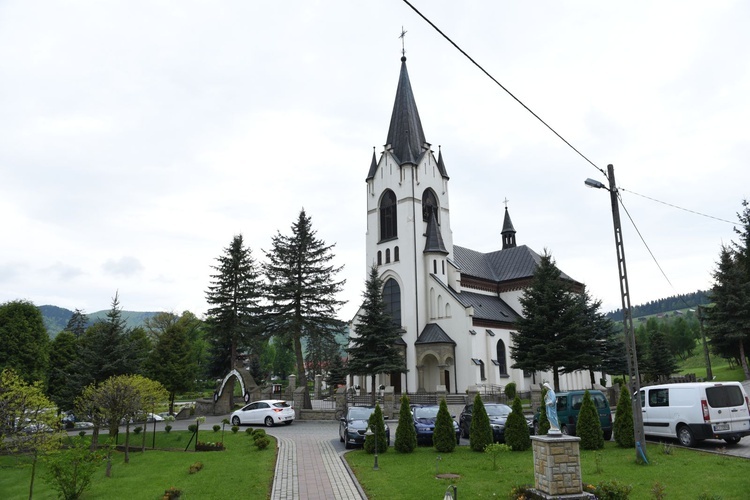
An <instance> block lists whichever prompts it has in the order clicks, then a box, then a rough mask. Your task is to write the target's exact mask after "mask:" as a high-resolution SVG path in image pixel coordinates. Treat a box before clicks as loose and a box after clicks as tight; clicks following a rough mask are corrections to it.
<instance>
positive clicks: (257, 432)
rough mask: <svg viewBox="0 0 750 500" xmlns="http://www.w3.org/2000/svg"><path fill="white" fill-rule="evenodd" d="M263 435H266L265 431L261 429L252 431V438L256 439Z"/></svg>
mask: <svg viewBox="0 0 750 500" xmlns="http://www.w3.org/2000/svg"><path fill="white" fill-rule="evenodd" d="M265 436H266V431H265V430H263V429H255V430H254V431H253V439H257V438H259V437H265Z"/></svg>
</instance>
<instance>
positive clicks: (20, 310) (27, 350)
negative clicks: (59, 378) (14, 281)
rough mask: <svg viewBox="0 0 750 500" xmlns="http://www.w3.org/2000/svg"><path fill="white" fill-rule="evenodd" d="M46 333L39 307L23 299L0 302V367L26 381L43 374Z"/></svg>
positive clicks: (46, 364)
mask: <svg viewBox="0 0 750 500" xmlns="http://www.w3.org/2000/svg"><path fill="white" fill-rule="evenodd" d="M49 343H50V342H49V335H47V328H46V327H45V326H44V320H43V318H42V313H41V311H39V308H38V307H36V306H35V305H34V304H32V303H31V302H28V301H26V300H14V301H11V302H6V303H4V304H0V370H2V369H4V368H12V369H13V370H15V373H17V374H18V376H19V377H21V378H22V379H23V380H25V381H26V382H28V383H33V382H35V381H44V380H45V379H46V378H47V366H48V362H49Z"/></svg>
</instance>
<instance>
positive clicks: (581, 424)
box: [576, 391, 604, 450]
mask: <svg viewBox="0 0 750 500" xmlns="http://www.w3.org/2000/svg"><path fill="white" fill-rule="evenodd" d="M576 436H578V437H579V438H581V448H583V449H584V450H599V449H601V448H604V433H603V432H602V424H601V422H600V421H599V412H598V411H597V410H596V406H595V405H594V400H593V399H591V394H589V391H586V392H584V393H583V402H582V403H581V410H580V411H579V412H578V422H577V423H576Z"/></svg>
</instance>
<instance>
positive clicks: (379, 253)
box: [378, 250, 383, 265]
mask: <svg viewBox="0 0 750 500" xmlns="http://www.w3.org/2000/svg"><path fill="white" fill-rule="evenodd" d="M381 264H383V252H381V251H380V250H378V265H381Z"/></svg>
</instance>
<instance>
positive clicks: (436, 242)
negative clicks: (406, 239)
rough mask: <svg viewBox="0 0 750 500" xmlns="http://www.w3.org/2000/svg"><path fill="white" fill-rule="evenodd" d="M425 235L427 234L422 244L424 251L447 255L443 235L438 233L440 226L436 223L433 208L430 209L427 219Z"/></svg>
mask: <svg viewBox="0 0 750 500" xmlns="http://www.w3.org/2000/svg"><path fill="white" fill-rule="evenodd" d="M425 236H427V238H426V241H425V245H424V251H425V253H428V252H435V253H442V254H445V255H448V250H446V249H445V243H443V235H442V234H440V226H439V225H438V223H437V218H436V217H435V211H434V210H430V218H429V219H427V233H426V234H425Z"/></svg>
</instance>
